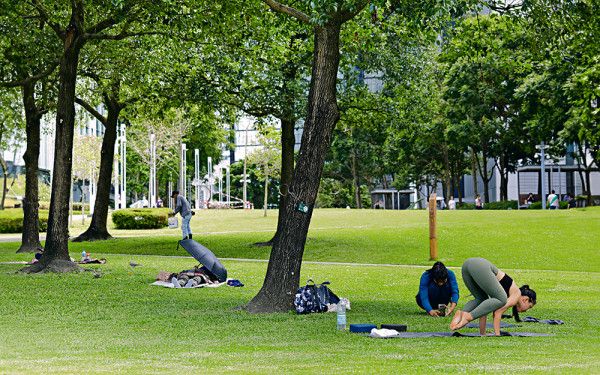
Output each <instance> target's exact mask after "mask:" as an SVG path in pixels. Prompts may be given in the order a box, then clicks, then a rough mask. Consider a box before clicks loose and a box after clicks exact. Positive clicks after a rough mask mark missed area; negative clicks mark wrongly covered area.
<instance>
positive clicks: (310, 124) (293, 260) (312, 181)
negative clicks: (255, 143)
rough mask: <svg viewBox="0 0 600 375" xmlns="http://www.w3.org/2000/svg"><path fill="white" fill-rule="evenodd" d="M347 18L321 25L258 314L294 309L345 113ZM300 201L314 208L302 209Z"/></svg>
mask: <svg viewBox="0 0 600 375" xmlns="http://www.w3.org/2000/svg"><path fill="white" fill-rule="evenodd" d="M340 29H341V21H339V20H337V19H336V18H332V19H331V20H330V21H328V22H327V23H326V24H325V25H324V26H315V37H314V38H315V42H314V43H315V48H314V60H313V69H312V76H311V84H310V91H309V94H308V105H307V113H306V122H305V125H304V132H303V134H302V145H301V147H300V151H299V153H298V162H297V164H296V168H295V169H294V174H293V177H292V181H291V183H290V189H289V193H288V199H287V200H286V205H285V209H284V217H283V219H282V221H281V222H282V226H281V228H280V235H279V238H277V240H276V241H275V242H274V244H273V249H272V250H271V256H270V258H269V265H268V268H267V274H266V276H265V281H264V284H263V286H262V288H261V290H260V291H259V292H258V294H257V295H256V296H255V297H254V298H253V299H252V300H251V301H250V302H248V304H247V305H246V306H245V308H246V309H247V310H248V311H250V312H253V313H271V312H287V311H289V310H291V309H293V308H294V304H293V301H294V295H295V293H296V290H297V289H298V285H299V281H300V269H301V266H302V255H303V253H304V245H305V242H306V236H307V233H308V227H309V225H310V219H311V217H312V213H313V208H314V203H315V200H316V197H317V193H318V190H319V183H320V180H321V175H322V172H323V165H324V162H325V155H326V153H327V150H328V149H329V147H330V145H331V139H332V134H333V129H334V128H335V125H336V123H337V122H338V120H339V117H340V114H339V109H338V105H337V99H336V82H337V72H338V66H339V38H340ZM300 203H303V204H304V205H307V206H308V212H303V211H300Z"/></svg>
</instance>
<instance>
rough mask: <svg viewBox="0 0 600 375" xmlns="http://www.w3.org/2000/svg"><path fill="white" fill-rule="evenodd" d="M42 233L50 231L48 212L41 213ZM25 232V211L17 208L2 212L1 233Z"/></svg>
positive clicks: (40, 225) (0, 219) (41, 211)
mask: <svg viewBox="0 0 600 375" xmlns="http://www.w3.org/2000/svg"><path fill="white" fill-rule="evenodd" d="M39 228H40V232H45V231H47V230H48V211H45V210H40V211H39ZM22 232H23V209H21V208H15V209H9V210H3V211H0V233H22Z"/></svg>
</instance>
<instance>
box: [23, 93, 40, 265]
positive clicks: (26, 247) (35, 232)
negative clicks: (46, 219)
mask: <svg viewBox="0 0 600 375" xmlns="http://www.w3.org/2000/svg"><path fill="white" fill-rule="evenodd" d="M21 92H22V95H23V107H24V108H25V133H26V135H27V149H26V150H25V154H24V155H23V160H24V161H25V197H24V198H25V199H24V200H23V231H22V233H21V247H19V250H17V253H33V252H36V251H37V250H38V249H41V248H42V244H41V243H40V233H39V232H40V224H39V221H40V218H39V202H38V194H39V192H38V173H39V172H38V168H39V166H38V163H39V156H40V121H41V119H42V116H43V114H44V111H43V110H39V109H38V107H37V105H36V103H35V89H34V86H33V85H24V86H22V87H21Z"/></svg>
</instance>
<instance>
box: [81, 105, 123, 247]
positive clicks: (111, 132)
mask: <svg viewBox="0 0 600 375" xmlns="http://www.w3.org/2000/svg"><path fill="white" fill-rule="evenodd" d="M107 106H108V117H107V119H106V123H105V124H104V139H103V140H102V152H101V157H100V175H99V177H98V187H97V191H96V200H95V204H94V213H93V215H92V222H91V223H90V226H89V228H88V229H87V230H86V231H85V232H83V233H82V234H81V235H79V237H77V238H75V239H73V242H83V241H104V240H109V239H111V238H113V237H112V236H111V235H110V234H109V233H108V229H107V223H108V209H109V205H110V186H111V182H112V180H111V177H112V172H113V165H114V157H115V141H116V140H117V125H118V119H119V113H120V107H119V105H118V104H117V103H115V102H113V103H110V104H107ZM117 194H118V192H115V196H116V195H117Z"/></svg>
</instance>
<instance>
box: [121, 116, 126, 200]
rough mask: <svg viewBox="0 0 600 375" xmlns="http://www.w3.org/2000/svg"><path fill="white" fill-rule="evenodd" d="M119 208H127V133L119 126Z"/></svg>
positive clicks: (123, 127)
mask: <svg viewBox="0 0 600 375" xmlns="http://www.w3.org/2000/svg"><path fill="white" fill-rule="evenodd" d="M120 151H121V199H120V201H121V208H127V197H126V196H125V194H126V193H127V168H126V167H127V132H126V131H125V124H121V150H120Z"/></svg>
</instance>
